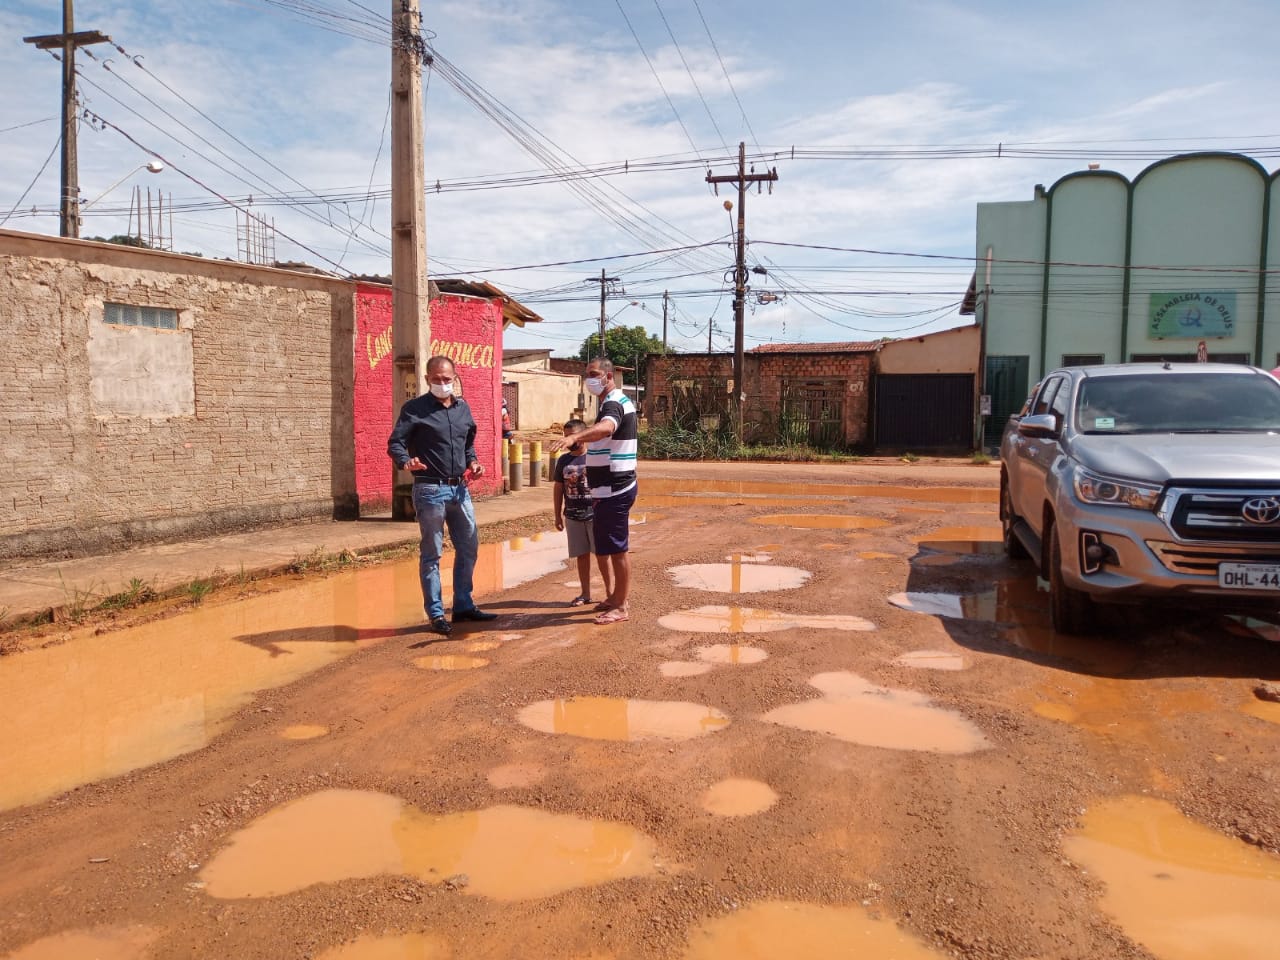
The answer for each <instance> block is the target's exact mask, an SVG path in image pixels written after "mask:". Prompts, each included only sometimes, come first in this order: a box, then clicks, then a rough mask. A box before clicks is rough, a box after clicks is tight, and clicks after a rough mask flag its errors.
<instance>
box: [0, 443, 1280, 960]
mask: <svg viewBox="0 0 1280 960" xmlns="http://www.w3.org/2000/svg"><path fill="white" fill-rule="evenodd" d="M890 469H891V468H887V467H886V468H885V470H884V471H883V472H882V473H878V474H876V475H875V476H874V477H870V476H864V475H859V476H858V479H857V480H856V482H849V483H843V484H830V483H826V484H818V483H815V480H816V481H829V480H831V479H832V475H831V473H830V472H827V473H822V472H821V471H815V470H809V469H806V468H792V467H786V466H778V467H768V468H764V467H754V468H751V469H749V470H734V471H733V472H732V476H733V477H734V478H735V479H734V480H733V481H731V482H726V481H724V480H716V479H714V477H715V476H720V477H723V476H724V475H725V474H726V472H727V471H726V469H725V468H721V469H720V470H718V471H715V470H710V469H709V470H707V471H706V474H707V475H706V476H703V475H701V474H699V473H698V472H697V471H693V472H690V473H687V474H685V475H684V476H683V477H682V478H681V479H671V480H657V479H648V480H646V481H644V482H643V494H642V498H641V501H640V503H639V504H638V505H637V508H636V510H635V513H634V516H633V519H634V521H635V522H636V523H635V526H633V528H632V534H633V540H632V544H633V562H634V566H635V580H636V585H635V598H634V603H633V611H632V618H631V620H630V621H629V622H627V623H624V624H620V625H615V626H612V627H607V628H602V627H596V626H594V625H592V624H591V622H590V616H591V615H590V613H588V612H585V610H584V608H573V607H570V606H569V605H568V602H569V600H570V599H571V598H572V597H573V596H574V594H575V593H576V592H577V589H576V587H577V584H576V581H575V580H574V578H573V577H572V575H571V574H570V572H569V571H568V570H567V569H564V567H563V556H564V555H563V545H562V540H561V538H560V536H559V535H556V534H554V533H551V534H548V535H546V536H543V537H540V538H536V539H535V538H528V539H524V540H520V541H518V542H513V543H509V544H507V545H505V547H502V548H497V547H495V548H494V549H492V550H490V551H488V552H487V553H486V554H485V556H484V557H482V561H481V570H480V573H479V577H478V580H479V581H480V590H481V592H483V593H484V606H485V607H486V608H487V609H491V610H494V611H495V612H499V613H501V614H502V617H501V619H500V620H499V621H497V622H496V623H495V624H492V625H489V624H484V625H480V628H479V629H472V630H467V631H465V632H463V631H459V632H458V633H455V634H454V636H453V637H452V638H450V639H449V640H441V639H439V638H437V637H434V636H432V635H429V634H426V633H424V632H423V631H422V630H421V625H420V621H421V607H420V597H419V595H418V593H417V590H418V587H417V582H416V569H415V564H414V562H413V561H407V562H401V563H396V564H387V565H385V566H383V567H379V568H377V569H373V570H362V571H357V572H351V573H342V574H339V575H336V576H332V577H328V578H324V579H317V580H315V581H312V582H308V583H304V584H302V585H298V586H293V587H290V588H289V589H286V590H281V591H279V592H275V593H271V594H267V595H264V596H260V597H255V598H251V599H247V600H240V601H235V602H226V603H213V604H211V605H207V606H206V607H204V608H203V609H199V610H197V611H194V612H192V613H188V614H184V615H182V616H179V617H174V618H170V619H165V620H159V621H156V622H153V623H148V624H143V625H140V626H138V627H135V628H132V629H129V630H121V631H115V632H108V633H102V634H100V635H93V633H92V632H91V631H90V632H86V634H85V635H81V636H77V637H75V638H73V639H71V640H70V641H68V642H67V643H64V644H61V645H59V646H54V647H50V648H48V649H44V650H38V651H33V652H30V653H21V654H16V655H13V656H8V657H4V658H0V704H3V708H2V714H3V715H2V716H0V749H2V750H3V756H4V757H5V762H4V763H3V765H0V808H5V812H0V956H3V957H20V958H23V960H31V958H37V957H57V958H72V960H74V958H80V957H111V958H117V960H127V958H171V957H174V958H176V957H227V958H232V957H234V958H254V957H262V958H293V957H324V958H327V960H334V958H360V957H364V958H373V957H396V958H415V960H422V958H430V960H435V958H474V957H521V958H582V960H585V958H595V960H603V958H606V957H614V958H639V957H673V958H742V957H770V958H776V957H804V958H805V960H815V958H825V957H858V958H872V960H875V958H890V957H894V958H904V957H905V958H916V957H921V958H924V957H946V956H961V957H970V958H980V957H982V958H985V957H993V958H1045V960H1047V958H1091V960H1092V958H1135V957H1160V958H1172V960H1183V958H1205V960H1207V958H1221V957H1228V956H1230V957H1232V958H1237V960H1238V958H1251V960H1252V958H1256V960H1261V958H1264V957H1274V956H1276V951H1277V950H1278V949H1280V946H1278V945H1280V856H1278V855H1277V854H1278V852H1280V770H1278V769H1277V764H1276V758H1277V756H1280V704H1274V703H1267V702H1264V701H1262V700H1259V699H1257V698H1256V697H1255V696H1254V694H1253V688H1254V687H1255V686H1256V685H1257V683H1258V682H1259V681H1262V680H1276V679H1280V645H1277V643H1276V642H1275V641H1276V637H1277V633H1276V631H1275V630H1274V628H1269V627H1267V626H1266V625H1261V624H1252V625H1246V624H1242V623H1239V622H1236V621H1231V620H1227V619H1225V618H1212V617H1198V616H1188V615H1186V614H1172V613H1169V612H1167V611H1161V610H1143V611H1134V612H1130V613H1128V614H1126V615H1125V616H1124V617H1121V618H1118V620H1117V623H1116V625H1115V630H1114V632H1113V633H1112V634H1111V635H1109V636H1106V637H1103V638H1099V639H1093V640H1073V639H1070V638H1065V637H1061V636H1058V635H1055V634H1054V633H1053V632H1052V631H1051V630H1050V629H1049V628H1048V625H1047V614H1046V609H1045V608H1046V605H1045V594H1044V593H1042V592H1040V591H1039V590H1038V589H1037V585H1036V581H1035V578H1034V575H1033V574H1032V573H1031V572H1030V570H1029V569H1028V568H1027V567H1025V566H1022V565H1019V564H1014V563H1012V562H1009V561H1007V560H1005V559H1004V558H1003V557H1002V556H1001V555H1000V554H999V552H998V542H997V540H998V526H997V521H996V516H995V491H994V489H992V487H991V482H990V481H991V473H988V474H986V475H984V476H983V477H981V478H979V479H978V480H976V481H975V480H973V479H970V478H971V477H973V476H975V475H974V474H973V473H969V474H967V475H966V474H964V473H963V472H962V470H961V469H958V470H957V474H956V481H958V482H955V483H951V482H948V485H947V486H939V485H937V483H935V484H934V485H932V486H921V485H919V484H918V483H916V482H915V481H914V480H913V479H912V478H911V476H910V475H909V470H906V469H904V470H903V471H901V473H902V479H903V482H902V484H901V485H900V486H898V487H890V486H878V487H874V488H871V487H869V482H870V481H875V482H878V483H881V484H883V483H885V482H886V481H887V480H889V479H892V477H890V476H889V475H888V473H889V471H890ZM992 473H993V472H992ZM966 481H967V483H966ZM962 484H963V485H962ZM975 484H976V485H975ZM596 588H597V589H599V585H598V583H597V585H596ZM68 791H69V792H68Z"/></svg>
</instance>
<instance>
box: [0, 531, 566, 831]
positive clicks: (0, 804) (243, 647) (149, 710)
mask: <svg viewBox="0 0 1280 960" xmlns="http://www.w3.org/2000/svg"><path fill="white" fill-rule="evenodd" d="M565 562H566V559H565V549H564V538H563V536H562V535H560V534H538V535H535V536H533V537H528V538H520V539H514V540H511V541H509V542H507V543H494V544H481V546H480V559H479V561H478V562H477V565H476V571H475V592H476V595H477V596H484V595H486V594H491V593H494V592H497V591H499V590H504V589H508V588H510V587H513V586H517V585H519V584H521V583H525V582H527V581H529V580H532V579H536V578H538V577H541V576H543V575H545V574H547V573H549V572H552V571H554V570H558V569H560V568H562V567H563V566H564V565H565ZM451 567H452V556H451V555H446V556H445V559H444V562H443V563H442V565H441V572H442V579H443V581H444V589H445V598H446V602H448V600H449V597H450V593H451V579H452V570H451ZM422 623H423V614H422V592H421V587H420V586H419V583H418V561H417V559H416V558H412V559H408V560H404V561H400V562H398V563H394V564H386V565H382V566H377V567H371V568H368V569H364V570H356V571H346V572H343V573H340V574H338V575H336V576H333V577H329V578H326V579H324V580H316V581H313V582H310V583H304V584H301V585H299V586H296V587H292V588H289V589H286V590H281V591H277V592H275V593H271V594H267V595H262V596H257V597H251V598H249V599H245V600H236V601H231V602H226V603H218V602H209V603H207V604H205V605H204V606H201V607H199V608H198V609H195V610H193V611H191V612H190V613H185V614H182V615H180V616H176V617H172V618H169V619H165V620H157V621H154V622H152V623H148V624H143V625H140V626H137V627H131V628H128V629H125V630H118V631H114V632H110V633H104V634H101V635H99V636H81V637H76V638H74V639H72V640H70V641H68V642H66V643H63V644H60V645H57V646H52V647H47V648H45V649H42V650H33V651H29V652H25V653H20V654H16V655H13V656H9V657H3V658H0V703H3V704H4V709H3V710H2V711H0V756H3V757H4V763H3V764H0V809H8V808H11V807H16V806H21V805H23V804H28V803H35V802H37V801H40V800H43V799H46V798H48V797H50V796H54V795H55V794H58V793H61V792H63V791H65V790H68V789H70V788H72V787H76V786H80V785H82V784H86V783H92V782H94V781H97V780H102V779H106V778H108V777H113V776H118V775H120V774H122V773H127V772H129V771H131V770H137V769H140V768H142V767H147V766H150V765H152V764H155V763H159V762H161V761H164V760H168V759H170V758H172V757H175V756H179V755H181V754H184V753H190V752H192V751H194V750H198V749H200V748H201V747H203V746H204V745H206V744H207V743H209V742H210V741H211V740H212V739H213V738H214V737H216V736H218V734H220V733H222V732H223V731H224V730H225V729H226V728H227V725H228V723H229V722H230V718H231V717H232V716H233V715H234V714H235V713H236V711H238V710H239V709H240V708H242V707H244V706H245V705H246V704H248V703H249V702H250V701H251V700H252V698H253V696H254V694H256V693H258V692H259V691H263V690H270V689H274V688H277V687H281V686H284V685H286V684H289V683H292V682H293V681H295V680H297V679H299V678H300V677H303V676H305V675H307V674H308V673H311V672H313V671H315V670H319V669H321V668H322V667H325V666H328V665H329V664H332V663H335V662H336V661H338V660H341V659H342V658H344V657H347V656H349V655H351V654H352V653H354V652H355V651H356V650H358V649H360V648H362V647H365V646H369V645H371V644H378V643H382V642H384V641H385V640H387V639H388V638H391V637H396V636H400V635H403V634H406V633H411V632H413V630H414V629H415V628H420V627H421V625H422Z"/></svg>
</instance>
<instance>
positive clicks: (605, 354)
mask: <svg viewBox="0 0 1280 960" xmlns="http://www.w3.org/2000/svg"><path fill="white" fill-rule="evenodd" d="M587 282H588V283H598V284H600V353H599V354H598V356H600V357H601V358H602V359H605V360H607V359H609V350H608V348H607V347H606V346H605V339H604V322H605V315H604V297H605V292H606V291H607V290H608V289H609V284H611V283H617V282H618V278H617V277H606V276H605V275H604V267H601V268H600V276H598V277H587ZM587 359H588V360H590V359H592V358H591V357H587Z"/></svg>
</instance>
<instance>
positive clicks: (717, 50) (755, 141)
mask: <svg viewBox="0 0 1280 960" xmlns="http://www.w3.org/2000/svg"><path fill="white" fill-rule="evenodd" d="M693 7H694V9H695V10H697V11H698V19H699V20H701V21H702V29H704V30H706V31H707V39H708V40H710V41H711V49H712V50H714V51H715V54H716V59H717V60H718V61H720V70H721V72H722V73H723V74H724V79H725V82H727V83H728V84H729V92H730V93H732V94H733V100H734V102H735V103H736V104H737V105H738V110H739V111H740V112H741V113H742V122H743V123H745V124H746V125H747V132H748V133H749V134H751V142H752V143H753V144H755V148H756V149H757V150H759V149H760V141H759V140H758V139H757V137H756V132H755V131H754V130H752V129H751V121H750V120H748V119H747V111H746V108H744V107H743V106H742V101H741V100H739V99H738V91H737V89H736V88H735V87H734V85H733V79H732V78H731V77H730V76H729V70H728V68H727V67H726V66H725V65H724V57H722V56H720V48H719V47H718V46H716V38H715V36H714V35H713V34H712V33H711V27H709V26H708V25H707V18H706V17H704V16H703V15H702V4H700V3H699V2H698V0H693ZM722 139H723V138H722ZM725 149H728V147H727V145H726V148H725Z"/></svg>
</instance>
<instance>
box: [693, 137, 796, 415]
mask: <svg viewBox="0 0 1280 960" xmlns="http://www.w3.org/2000/svg"><path fill="white" fill-rule="evenodd" d="M777 179H778V170H777V168H776V167H775V168H774V169H772V170H770V171H769V172H768V173H756V172H755V168H754V167H753V168H752V170H751V172H750V173H748V172H747V145H746V144H745V143H743V142H741V141H739V143H738V172H737V173H735V174H732V175H730V176H724V177H713V176H712V175H711V174H710V173H708V174H707V183H711V184H720V183H736V184H737V185H738V257H737V263H736V264H735V265H734V270H733V435H734V436H735V437H736V438H737V439H738V440H741V439H742V406H743V401H744V400H745V399H746V386H745V384H744V383H743V382H742V372H743V371H742V368H743V365H744V360H743V356H742V308H743V306H744V304H745V303H746V299H747V184H749V183H754V184H757V187H756V189H757V190H759V186H758V185H759V184H761V183H765V182H768V183H770V184H772V183H773V182H774V181H775V180H777ZM769 191H770V192H773V187H772V186H770V187H769ZM707 352H708V353H710V352H711V330H710V327H709V326H708V329H707Z"/></svg>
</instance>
